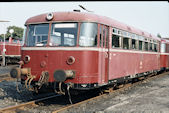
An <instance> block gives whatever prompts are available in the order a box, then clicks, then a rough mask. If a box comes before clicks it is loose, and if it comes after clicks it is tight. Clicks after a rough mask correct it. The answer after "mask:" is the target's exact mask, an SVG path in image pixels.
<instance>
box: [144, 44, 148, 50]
mask: <svg viewBox="0 0 169 113" xmlns="http://www.w3.org/2000/svg"><path fill="white" fill-rule="evenodd" d="M144 50H145V51H148V42H145V45H144Z"/></svg>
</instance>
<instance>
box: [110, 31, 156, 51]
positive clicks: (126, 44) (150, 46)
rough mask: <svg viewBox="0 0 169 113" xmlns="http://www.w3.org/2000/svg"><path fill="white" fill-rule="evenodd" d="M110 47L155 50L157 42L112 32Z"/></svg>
mask: <svg viewBox="0 0 169 113" xmlns="http://www.w3.org/2000/svg"><path fill="white" fill-rule="evenodd" d="M112 48H123V49H135V50H143V51H154V52H157V51H159V50H158V44H156V43H150V42H145V41H142V40H138V39H132V38H128V37H121V36H118V35H114V34H112Z"/></svg>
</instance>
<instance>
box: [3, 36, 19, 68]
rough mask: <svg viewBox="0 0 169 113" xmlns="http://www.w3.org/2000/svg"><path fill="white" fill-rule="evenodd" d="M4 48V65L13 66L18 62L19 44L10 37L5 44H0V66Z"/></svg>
mask: <svg viewBox="0 0 169 113" xmlns="http://www.w3.org/2000/svg"><path fill="white" fill-rule="evenodd" d="M4 48H5V50H6V51H5V64H6V65H7V64H8V63H10V64H13V63H17V62H19V61H20V58H21V43H20V41H19V40H13V39H12V38H11V37H10V38H9V40H8V41H7V42H5V44H4V42H0V64H1V65H2V60H3V49H4Z"/></svg>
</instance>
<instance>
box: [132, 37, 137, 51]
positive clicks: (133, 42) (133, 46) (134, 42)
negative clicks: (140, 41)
mask: <svg viewBox="0 0 169 113" xmlns="http://www.w3.org/2000/svg"><path fill="white" fill-rule="evenodd" d="M132 49H137V48H136V40H135V39H132Z"/></svg>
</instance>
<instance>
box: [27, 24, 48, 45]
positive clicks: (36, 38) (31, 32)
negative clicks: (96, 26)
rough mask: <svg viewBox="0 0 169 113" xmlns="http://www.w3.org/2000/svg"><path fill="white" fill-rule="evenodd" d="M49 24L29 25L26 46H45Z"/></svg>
mask: <svg viewBox="0 0 169 113" xmlns="http://www.w3.org/2000/svg"><path fill="white" fill-rule="evenodd" d="M48 31H49V24H39V25H29V27H28V35H27V42H26V45H27V46H46V44H47V40H48Z"/></svg>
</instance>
